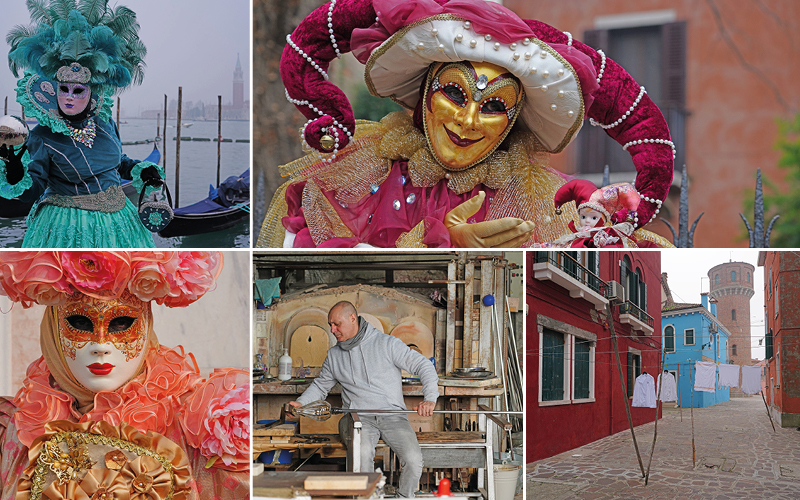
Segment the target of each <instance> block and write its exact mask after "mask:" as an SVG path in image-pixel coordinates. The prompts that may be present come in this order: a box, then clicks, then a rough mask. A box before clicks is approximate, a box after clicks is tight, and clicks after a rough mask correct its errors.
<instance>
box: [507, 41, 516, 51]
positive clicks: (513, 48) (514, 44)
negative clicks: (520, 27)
mask: <svg viewBox="0 0 800 500" xmlns="http://www.w3.org/2000/svg"><path fill="white" fill-rule="evenodd" d="M508 47H509V48H510V49H511V50H517V44H516V43H512V44H511V45H509V46H508Z"/></svg>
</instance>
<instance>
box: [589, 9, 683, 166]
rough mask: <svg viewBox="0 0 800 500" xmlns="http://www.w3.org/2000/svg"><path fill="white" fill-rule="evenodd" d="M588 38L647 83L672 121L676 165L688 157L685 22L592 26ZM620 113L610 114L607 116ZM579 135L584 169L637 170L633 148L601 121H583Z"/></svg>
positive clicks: (653, 95) (593, 44) (669, 123)
mask: <svg viewBox="0 0 800 500" xmlns="http://www.w3.org/2000/svg"><path fill="white" fill-rule="evenodd" d="M583 41H584V42H585V43H586V44H587V45H589V46H590V47H592V48H595V49H598V48H599V49H602V50H603V52H605V54H606V55H607V56H608V57H610V58H611V59H613V60H614V61H616V62H618V63H619V64H620V65H621V66H622V67H623V68H625V69H626V70H627V71H628V73H630V74H631V76H633V78H634V79H635V80H636V81H637V82H638V83H639V84H640V85H644V87H645V88H646V89H647V94H648V95H649V96H650V98H651V99H652V100H653V102H655V104H656V105H657V106H658V107H659V109H661V112H662V113H663V114H664V118H665V119H666V120H667V124H668V125H669V130H670V136H671V139H672V142H674V143H675V147H676V148H677V157H676V158H675V165H682V164H683V163H685V159H684V158H685V151H684V144H685V143H686V141H685V135H686V132H685V130H686V125H685V122H686V115H687V111H686V22H685V21H679V22H674V23H666V24H662V25H655V26H641V27H633V28H624V29H612V30H588V31H586V32H585V33H584V35H583ZM616 118H618V117H608V120H607V122H608V123H610V122H613V121H614V120H616ZM579 141H580V155H579V164H578V167H577V170H578V171H579V172H581V173H602V172H603V167H604V166H605V165H608V166H609V169H610V170H611V171H612V172H628V171H633V170H634V167H633V161H632V160H631V157H630V154H628V153H627V152H625V151H622V148H621V147H620V146H619V144H617V143H616V141H614V140H613V139H611V138H610V137H608V135H607V134H606V133H605V131H604V130H603V129H601V128H600V127H591V126H589V127H584V128H583V131H581V133H580V134H579Z"/></svg>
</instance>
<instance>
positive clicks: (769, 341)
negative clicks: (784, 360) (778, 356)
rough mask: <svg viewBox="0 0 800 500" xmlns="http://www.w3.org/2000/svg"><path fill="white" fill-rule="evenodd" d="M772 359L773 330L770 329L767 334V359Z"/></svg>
mask: <svg viewBox="0 0 800 500" xmlns="http://www.w3.org/2000/svg"><path fill="white" fill-rule="evenodd" d="M771 357H772V328H770V329H769V332H767V346H766V358H767V359H770V358H771Z"/></svg>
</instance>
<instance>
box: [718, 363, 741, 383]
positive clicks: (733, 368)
mask: <svg viewBox="0 0 800 500" xmlns="http://www.w3.org/2000/svg"><path fill="white" fill-rule="evenodd" d="M719 386H720V387H733V388H737V389H738V388H739V365H727V364H722V365H719Z"/></svg>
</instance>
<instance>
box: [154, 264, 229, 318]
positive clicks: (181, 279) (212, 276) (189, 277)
mask: <svg viewBox="0 0 800 500" xmlns="http://www.w3.org/2000/svg"><path fill="white" fill-rule="evenodd" d="M179 255H180V261H179V264H178V266H177V269H176V270H175V272H174V273H172V274H170V275H169V279H170V286H171V290H170V294H169V296H168V297H166V298H164V299H163V300H156V302H158V303H159V304H162V303H163V304H165V305H167V306H168V307H185V306H187V305H189V304H191V303H192V302H194V301H195V300H197V299H199V298H200V297H202V296H203V295H204V294H205V293H206V292H207V291H208V290H209V289H210V288H211V287H212V286H213V285H214V282H215V281H216V279H217V276H219V273H220V271H221V270H222V260H223V259H222V254H221V253H219V252H181V253H180V254H179Z"/></svg>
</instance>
